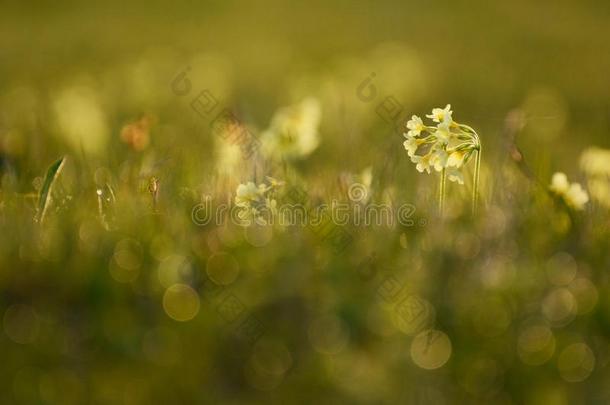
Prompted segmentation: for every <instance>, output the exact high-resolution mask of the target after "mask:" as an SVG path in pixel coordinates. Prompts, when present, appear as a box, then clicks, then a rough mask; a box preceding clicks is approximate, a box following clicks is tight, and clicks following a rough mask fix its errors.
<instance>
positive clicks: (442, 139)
mask: <svg viewBox="0 0 610 405" xmlns="http://www.w3.org/2000/svg"><path fill="white" fill-rule="evenodd" d="M434 135H435V136H436V139H437V140H438V142H439V143H441V144H443V145H447V144H448V143H449V141H450V140H451V137H452V134H451V131H450V130H449V124H447V123H445V122H441V123H440V124H438V126H437V127H436V131H435V132H434Z"/></svg>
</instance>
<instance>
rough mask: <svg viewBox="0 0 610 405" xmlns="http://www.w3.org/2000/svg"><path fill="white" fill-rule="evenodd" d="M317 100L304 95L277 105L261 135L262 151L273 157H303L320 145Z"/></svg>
mask: <svg viewBox="0 0 610 405" xmlns="http://www.w3.org/2000/svg"><path fill="white" fill-rule="evenodd" d="M320 119H321V108H320V103H319V102H318V100H317V99H315V98H307V99H305V100H303V101H302V102H301V103H299V104H296V105H293V106H289V107H284V108H281V109H279V110H278V111H277V112H276V113H275V115H274V116H273V118H272V120H271V125H270V126H269V128H268V129H267V130H266V131H265V132H263V134H262V135H261V140H262V142H263V151H264V152H265V153H266V154H267V155H268V156H270V157H273V158H287V159H293V158H303V157H305V156H307V155H309V154H310V153H312V152H313V151H314V150H315V149H316V148H317V147H318V145H319V143H320V139H319V134H318V127H319V125H320Z"/></svg>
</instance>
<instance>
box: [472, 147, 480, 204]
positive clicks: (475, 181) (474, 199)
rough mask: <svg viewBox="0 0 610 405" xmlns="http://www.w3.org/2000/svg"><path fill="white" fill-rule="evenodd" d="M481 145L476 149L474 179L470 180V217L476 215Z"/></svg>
mask: <svg viewBox="0 0 610 405" xmlns="http://www.w3.org/2000/svg"><path fill="white" fill-rule="evenodd" d="M481 150H482V148H481V144H480V143H479V147H478V149H477V159H476V161H475V164H474V177H473V180H472V184H473V186H472V215H473V216H476V215H477V207H478V202H479V177H480V174H481Z"/></svg>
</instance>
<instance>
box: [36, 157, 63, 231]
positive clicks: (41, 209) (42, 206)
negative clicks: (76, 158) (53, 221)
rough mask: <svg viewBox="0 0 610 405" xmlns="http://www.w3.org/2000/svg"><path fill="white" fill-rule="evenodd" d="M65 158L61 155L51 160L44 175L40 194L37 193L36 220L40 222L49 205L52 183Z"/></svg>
mask: <svg viewBox="0 0 610 405" xmlns="http://www.w3.org/2000/svg"><path fill="white" fill-rule="evenodd" d="M65 160H66V158H65V157H62V158H60V159H58V160H57V161H55V162H53V164H52V165H51V166H50V167H49V169H48V170H47V174H46V175H45V178H44V183H42V188H41V189H40V194H39V195H38V222H40V223H42V221H44V217H45V214H46V212H47V209H48V207H49V198H50V196H51V191H52V189H53V185H54V184H55V180H56V179H57V176H59V173H60V172H61V169H62V168H63V166H64V161H65Z"/></svg>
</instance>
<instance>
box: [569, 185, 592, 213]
mask: <svg viewBox="0 0 610 405" xmlns="http://www.w3.org/2000/svg"><path fill="white" fill-rule="evenodd" d="M563 199H564V200H565V202H566V204H568V205H569V206H570V207H572V208H574V209H575V210H578V211H582V210H584V209H585V205H586V204H587V203H588V202H589V194H587V192H586V191H585V190H584V189H583V188H582V186H581V185H580V184H579V183H572V184H571V185H570V188H569V189H568V191H567V193H565V195H564V196H563Z"/></svg>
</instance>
